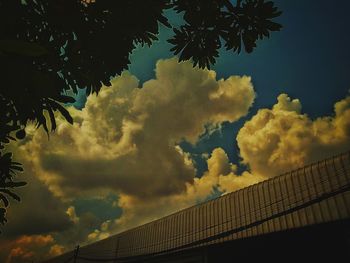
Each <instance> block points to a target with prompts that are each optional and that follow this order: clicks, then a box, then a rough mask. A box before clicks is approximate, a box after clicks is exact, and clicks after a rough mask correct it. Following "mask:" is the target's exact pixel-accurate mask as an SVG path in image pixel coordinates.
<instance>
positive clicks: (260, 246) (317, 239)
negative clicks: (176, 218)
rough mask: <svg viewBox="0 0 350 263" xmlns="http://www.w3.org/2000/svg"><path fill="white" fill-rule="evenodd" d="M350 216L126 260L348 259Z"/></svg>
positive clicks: (192, 262) (186, 262) (185, 262)
mask: <svg viewBox="0 0 350 263" xmlns="http://www.w3.org/2000/svg"><path fill="white" fill-rule="evenodd" d="M349 257H350V220H344V221H336V222H331V223H325V224H319V225H312V226H308V227H304V228H299V229H294V230H288V231H283V232H278V233H272V234H268V235H263V236H258V237H253V238H247V239H242V240H235V241H231V242H226V243H222V244H219V245H213V246H209V247H206V248H197V249H192V250H188V251H183V252H178V253H173V254H171V255H167V256H163V257H161V256H160V257H158V258H154V259H152V260H141V261H129V262H149V263H151V262H152V263H160V262H171V263H180V262H182V263H198V262H203V263H215V262H223V263H225V262H227V263H228V262H256V261H259V262H348V261H349Z"/></svg>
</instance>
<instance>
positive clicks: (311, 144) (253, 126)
mask: <svg viewBox="0 0 350 263" xmlns="http://www.w3.org/2000/svg"><path fill="white" fill-rule="evenodd" d="M334 113H335V114H334V116H328V117H322V118H317V119H316V120H312V119H310V118H309V117H308V116H307V115H306V114H302V113H301V103H300V101H299V100H297V99H294V100H291V99H290V98H289V97H288V96H287V95H286V94H281V95H280V96H279V97H278V102H277V104H276V105H274V106H273V107H272V109H260V110H259V111H258V113H257V114H256V115H255V116H253V117H252V119H251V120H249V121H247V122H246V123H245V124H244V126H243V127H242V128H241V130H240V131H239V133H238V135H237V143H238V146H239V148H240V154H241V156H242V158H243V162H244V163H245V164H247V165H249V167H250V169H251V172H252V173H253V174H254V175H259V176H264V177H273V176H276V175H278V174H281V173H283V172H285V171H289V170H292V169H295V168H298V167H301V166H303V165H305V164H308V163H311V162H314V161H317V160H320V159H323V158H326V157H329V156H330V155H333V154H338V153H341V152H344V151H347V150H349V148H350V97H347V98H345V99H343V100H341V101H339V102H337V103H335V106H334Z"/></svg>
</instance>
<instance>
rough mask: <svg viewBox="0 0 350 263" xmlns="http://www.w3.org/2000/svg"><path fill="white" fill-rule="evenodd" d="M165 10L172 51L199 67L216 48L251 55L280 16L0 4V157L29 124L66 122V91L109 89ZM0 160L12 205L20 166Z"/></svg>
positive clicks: (86, 3) (210, 1) (164, 1)
mask: <svg viewBox="0 0 350 263" xmlns="http://www.w3.org/2000/svg"><path fill="white" fill-rule="evenodd" d="M166 9H174V10H175V11H176V12H178V13H181V14H183V17H184V25H182V26H180V27H179V28H173V30H174V36H173V37H172V38H171V39H169V40H168V42H169V43H171V44H172V45H173V46H174V47H173V48H172V49H171V51H173V52H174V54H176V55H179V60H188V59H192V60H193V64H194V66H196V65H198V66H199V67H200V68H205V67H208V68H209V67H210V65H211V64H214V63H215V58H217V57H218V56H219V49H220V48H221V47H222V45H224V46H225V48H226V49H227V50H232V51H234V52H237V53H239V52H240V51H241V49H242V45H243V46H244V48H245V50H246V52H248V53H250V52H252V51H253V49H254V48H255V47H256V42H257V40H258V39H262V38H264V37H269V34H270V32H271V31H278V30H280V28H281V25H279V24H277V23H275V22H273V21H272V19H273V18H275V17H277V16H279V15H280V14H281V12H279V11H278V10H277V8H276V7H274V4H273V2H267V1H265V0H244V1H240V0H238V1H237V2H236V3H235V4H233V3H232V2H231V1H229V0H142V1H141V0H127V1H117V0H0V32H1V35H0V74H1V84H0V151H2V152H4V144H6V143H8V142H9V141H10V140H15V137H16V138H17V139H23V138H24V137H25V135H26V134H25V131H24V128H25V126H26V125H27V123H28V122H30V121H31V122H35V123H36V124H37V127H40V126H42V127H43V128H44V129H45V131H46V132H49V131H54V130H55V128H56V121H55V112H59V113H60V114H61V115H63V117H64V118H65V119H66V120H67V121H68V122H70V123H73V119H72V117H71V116H70V114H69V112H68V111H67V110H66V109H65V108H64V104H66V103H74V99H73V98H72V97H70V96H68V95H67V94H68V93H67V92H68V91H70V92H71V91H72V92H73V93H75V94H76V93H77V92H78V89H84V88H85V89H86V93H87V95H88V94H90V93H94V92H95V93H98V92H99V90H100V89H101V86H102V84H104V85H106V86H110V85H111V83H110V79H111V77H113V76H115V75H117V74H120V73H121V72H122V71H123V70H124V69H127V67H128V64H129V63H130V61H129V54H130V53H131V52H132V50H133V49H134V48H135V47H136V45H137V44H142V45H145V44H146V45H151V44H152V42H153V41H154V40H157V35H158V33H159V26H160V24H162V25H164V26H166V27H169V28H172V25H171V24H170V23H169V21H168V19H167V18H166V17H165V16H164V14H163V12H164V11H165V10H166ZM48 123H50V125H48ZM13 134H14V135H13ZM14 136H15V137H14ZM0 156H1V158H2V159H1V160H2V161H1V176H2V177H1V186H0V187H1V189H0V191H1V192H3V193H4V194H7V195H9V196H11V197H13V198H15V199H19V198H17V196H16V195H15V194H14V193H12V192H10V191H8V190H7V188H11V187H17V186H22V185H23V183H17V184H16V183H14V182H13V181H12V179H13V176H14V172H13V171H14V170H20V169H19V168H20V165H19V164H18V163H14V162H12V156H11V154H10V153H6V154H2V155H0ZM6 173H7V174H6ZM4 196H5V195H3V194H2V195H1V196H0V198H1V199H2V200H3V202H4V204H5V206H6V205H7V204H8V201H7V199H6V197H4ZM4 211H5V210H4V208H1V210H0V222H2V223H3V222H4V221H5V217H4Z"/></svg>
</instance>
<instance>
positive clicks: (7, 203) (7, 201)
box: [0, 194, 9, 207]
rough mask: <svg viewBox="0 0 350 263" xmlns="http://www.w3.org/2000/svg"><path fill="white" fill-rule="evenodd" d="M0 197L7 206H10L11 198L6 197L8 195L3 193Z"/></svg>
mask: <svg viewBox="0 0 350 263" xmlns="http://www.w3.org/2000/svg"><path fill="white" fill-rule="evenodd" d="M0 199H1V200H2V202H3V203H4V206H5V207H8V206H9V200H8V199H7V198H6V196H4V195H3V194H0Z"/></svg>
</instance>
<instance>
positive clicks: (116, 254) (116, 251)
mask: <svg viewBox="0 0 350 263" xmlns="http://www.w3.org/2000/svg"><path fill="white" fill-rule="evenodd" d="M118 249H119V238H117V242H116V245H115V255H114V256H115V258H114V261H113V262H114V263H117V262H118Z"/></svg>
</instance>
